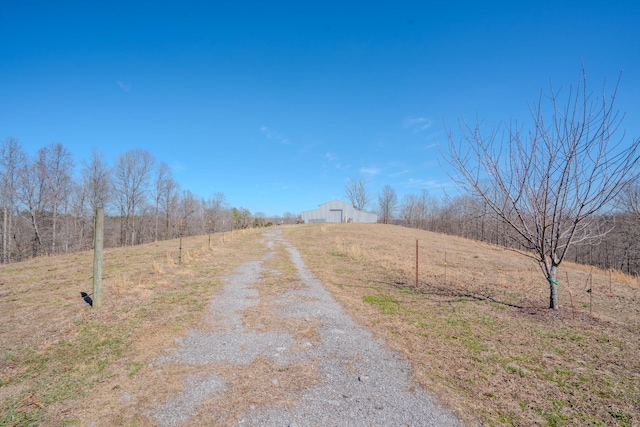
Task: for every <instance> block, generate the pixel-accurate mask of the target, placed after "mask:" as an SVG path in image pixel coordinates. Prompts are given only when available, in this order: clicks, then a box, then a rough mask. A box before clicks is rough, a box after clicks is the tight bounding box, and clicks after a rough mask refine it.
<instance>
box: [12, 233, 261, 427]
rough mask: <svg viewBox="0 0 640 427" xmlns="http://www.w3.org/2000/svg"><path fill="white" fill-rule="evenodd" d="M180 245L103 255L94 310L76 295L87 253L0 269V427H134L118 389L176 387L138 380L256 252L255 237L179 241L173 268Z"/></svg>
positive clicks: (86, 282)
mask: <svg viewBox="0 0 640 427" xmlns="http://www.w3.org/2000/svg"><path fill="white" fill-rule="evenodd" d="M223 238H224V240H225V242H224V243H223V241H222V240H223ZM178 248H179V244H178V241H177V240H171V241H164V242H158V243H153V244H147V245H141V246H135V247H127V248H117V249H108V250H106V251H105V254H104V265H103V277H104V280H103V286H104V287H103V305H102V307H101V308H100V309H92V308H91V307H90V306H89V305H88V304H86V303H85V302H84V301H83V299H82V298H81V296H80V293H79V292H80V291H85V292H88V293H91V291H92V279H91V277H92V274H93V264H92V263H93V253H92V252H84V253H77V254H70V255H62V256H57V257H45V258H39V259H35V260H31V261H27V262H22V263H16V264H9V265H5V266H0V426H29V425H51V426H61V425H88V424H89V421H91V419H85V414H87V413H89V414H91V416H96V415H97V416H99V417H100V419H101V420H102V422H101V423H100V424H99V425H139V424H140V422H139V421H138V418H144V414H136V413H131V411H132V409H131V406H132V403H134V402H132V401H127V399H124V400H123V396H129V395H128V394H127V393H126V391H125V390H132V389H136V388H140V387H147V389H148V390H145V391H144V392H141V393H137V395H138V396H143V397H142V398H145V397H148V396H149V395H152V394H154V393H155V392H156V390H159V389H168V390H171V389H177V388H178V387H180V385H181V382H180V380H181V379H182V378H179V379H178V380H176V383H175V384H155V385H149V384H148V382H145V381H140V380H141V379H144V377H152V375H151V372H149V371H150V369H149V368H148V366H149V364H150V363H152V362H153V361H154V360H155V359H157V358H158V356H159V355H160V354H162V352H163V350H164V349H166V348H167V347H170V346H172V345H174V344H175V343H174V340H175V339H176V338H178V337H180V336H182V335H184V333H185V332H186V331H188V330H189V329H192V328H194V327H196V326H197V325H198V324H199V323H200V322H201V320H202V316H203V315H204V314H205V313H206V310H205V307H206V306H207V304H208V303H209V301H210V300H211V298H213V297H214V295H215V293H216V291H217V289H218V288H219V285H220V284H221V283H222V280H221V278H222V277H223V276H225V275H228V274H231V273H233V270H234V269H235V268H236V267H237V266H238V265H240V264H241V263H242V262H245V261H247V260H250V259H255V258H257V257H259V256H261V254H263V253H264V248H263V245H261V242H260V239H259V235H258V233H255V232H248V233H235V234H234V235H230V234H229V233H226V235H224V236H223V234H214V235H212V238H211V246H209V240H208V236H201V237H193V238H185V239H184V241H183V250H182V263H180V264H179V262H178V261H179V257H178V254H179V251H178ZM131 399H135V398H133V397H131ZM138 399H140V397H138ZM142 403H144V402H142ZM142 406H144V405H142Z"/></svg>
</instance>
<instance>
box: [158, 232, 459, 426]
mask: <svg viewBox="0 0 640 427" xmlns="http://www.w3.org/2000/svg"><path fill="white" fill-rule="evenodd" d="M265 238H266V247H267V248H268V249H269V250H270V252H269V254H268V255H267V257H272V256H275V250H274V248H275V247H276V245H283V246H284V247H285V248H286V249H287V251H288V254H289V256H290V259H291V261H292V262H293V264H294V265H295V267H296V269H297V271H298V276H299V279H300V281H301V283H302V285H303V286H301V287H300V288H297V289H295V290H290V291H288V292H285V293H284V294H283V295H281V296H280V297H279V298H278V300H277V304H276V305H277V307H278V308H277V311H278V313H279V314H280V315H282V316H284V317H291V318H300V319H304V320H305V321H309V322H310V321H316V322H317V323H318V324H319V325H320V326H319V329H318V334H319V336H320V340H319V342H317V343H315V342H314V343H313V344H312V343H310V342H296V341H295V338H294V337H293V336H291V335H290V334H287V333H273V332H266V333H261V332H256V331H254V330H247V328H245V326H244V325H243V322H242V317H241V314H240V312H241V311H242V310H244V309H247V308H249V307H251V306H253V305H255V304H257V303H258V302H259V299H258V298H259V294H258V292H257V291H256V289H255V287H254V286H256V284H257V283H259V281H260V276H261V273H262V271H263V266H262V263H263V261H264V259H267V257H265V258H263V259H262V260H257V261H251V262H248V263H245V264H243V265H242V266H240V267H239V268H238V270H237V274H235V275H232V276H229V277H226V278H225V282H226V283H225V286H224V288H223V290H222V291H221V293H220V294H219V295H218V296H217V297H216V298H215V299H214V300H212V301H211V304H210V305H209V310H210V314H209V315H208V316H207V317H206V321H207V322H208V323H210V324H212V325H214V326H215V327H216V329H218V331H216V332H204V331H197V330H196V331H190V332H189V333H188V334H187V336H186V337H185V338H184V339H183V340H182V342H181V343H180V346H179V347H178V348H177V349H175V350H174V351H173V352H172V353H171V354H170V355H168V356H165V357H162V358H160V359H159V360H158V361H157V363H156V364H158V365H161V364H164V363H178V364H187V365H208V364H212V365H215V364H219V363H226V364H229V363H231V364H237V365H245V366H246V365H249V364H251V363H252V362H253V361H254V360H255V359H256V358H257V357H259V356H260V357H263V358H266V359H269V360H271V361H273V362H274V363H277V364H279V365H280V366H287V365H288V364H290V363H293V362H308V363H311V362H312V361H314V360H315V361H317V362H318V371H319V378H320V381H319V382H318V383H317V384H315V385H314V386H311V387H309V388H307V389H305V390H304V391H303V392H302V393H301V394H300V395H299V396H298V401H297V402H296V405H294V406H292V407H289V408H283V407H282V406H281V405H280V406H277V407H276V406H271V405H265V406H257V407H253V406H252V407H251V410H250V411H249V412H247V413H246V414H244V417H242V418H241V419H240V421H239V423H238V425H243V426H316V425H331V426H338V425H348V426H391V425H397V426H401V425H402V426H444V427H446V426H462V425H463V424H462V423H461V422H460V421H458V420H457V419H456V417H455V416H454V415H453V414H452V413H451V412H450V411H448V410H446V409H444V408H441V407H439V406H438V405H436V404H435V403H434V400H433V398H432V397H431V396H430V395H429V394H428V393H427V392H426V391H425V390H423V389H422V388H420V387H419V386H418V385H417V384H414V383H412V382H411V380H410V376H409V373H410V372H411V366H410V365H409V363H408V362H407V361H406V360H405V359H404V358H403V357H402V356H401V355H400V354H398V353H396V352H393V351H391V350H389V349H388V348H387V347H386V345H385V342H384V341H383V340H381V339H376V338H375V337H374V336H373V334H372V333H371V332H370V331H368V330H366V329H364V328H363V327H361V326H359V325H358V324H357V323H356V322H355V321H354V320H353V319H352V318H351V317H350V316H348V315H347V314H346V312H345V311H344V309H343V308H342V306H341V305H340V304H338V303H337V302H336V301H335V300H334V299H333V296H332V295H331V293H329V292H328V291H327V290H326V289H325V288H324V287H323V286H322V283H321V282H320V281H319V280H318V279H317V278H316V277H315V276H314V274H313V273H312V272H311V271H310V270H309V269H308V268H307V267H306V265H305V264H304V262H303V260H302V257H301V256H300V253H299V252H298V250H297V249H296V248H295V247H294V246H293V245H291V244H290V243H288V242H287V241H286V240H285V239H284V238H283V237H282V233H281V231H280V230H278V229H274V230H270V231H269V232H267V233H265ZM272 273H273V272H272ZM295 344H298V345H299V346H300V345H301V346H303V347H304V348H305V350H304V351H297V352H291V351H290V348H291V347H292V346H293V345H295ZM212 370H213V371H214V372H213V373H210V374H206V375H203V376H202V377H190V378H189V379H188V380H187V382H186V384H185V385H184V387H183V391H182V392H181V393H179V394H178V395H177V396H175V397H173V398H171V399H169V400H168V401H166V402H165V403H163V404H162V405H161V406H159V407H158V408H156V410H154V413H153V414H152V417H153V418H154V419H155V420H156V421H157V423H158V425H160V426H175V425H178V424H181V423H185V422H186V421H188V419H189V417H190V416H192V415H193V414H194V412H195V411H196V410H197V407H198V405H200V403H202V402H203V401H204V400H205V399H207V398H208V397H210V396H212V395H214V394H216V393H221V392H223V391H224V390H225V388H226V387H225V382H224V380H223V379H222V378H221V377H219V376H217V375H216V374H215V368H212ZM272 383H273V385H274V386H278V381H277V380H273V381H272Z"/></svg>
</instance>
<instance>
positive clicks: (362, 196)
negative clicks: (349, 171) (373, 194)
mask: <svg viewBox="0 0 640 427" xmlns="http://www.w3.org/2000/svg"><path fill="white" fill-rule="evenodd" d="M344 190H345V197H346V198H347V200H349V202H351V204H352V205H353V207H355V208H356V209H358V210H364V209H365V208H366V207H367V205H368V204H369V202H370V201H371V199H370V196H369V193H368V192H367V180H366V179H365V178H363V177H352V178H349V181H347V184H346V185H345V189H344Z"/></svg>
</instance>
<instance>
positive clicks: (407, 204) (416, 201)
mask: <svg viewBox="0 0 640 427" xmlns="http://www.w3.org/2000/svg"><path fill="white" fill-rule="evenodd" d="M420 211H421V208H420V198H418V196H416V195H415V194H405V196H404V197H403V198H402V202H401V203H400V218H401V219H402V220H403V221H404V225H405V227H411V228H417V227H418V224H419V220H420Z"/></svg>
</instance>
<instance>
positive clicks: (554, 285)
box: [547, 261, 559, 310]
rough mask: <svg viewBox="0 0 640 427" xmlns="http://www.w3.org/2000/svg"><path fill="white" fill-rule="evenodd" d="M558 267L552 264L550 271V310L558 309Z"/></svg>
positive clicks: (548, 278)
mask: <svg viewBox="0 0 640 427" xmlns="http://www.w3.org/2000/svg"><path fill="white" fill-rule="evenodd" d="M557 269H558V266H557V265H555V263H553V261H552V262H551V268H550V269H549V276H548V277H547V281H548V282H549V308H551V309H554V310H555V309H558V308H559V307H558V281H557V277H556V273H557Z"/></svg>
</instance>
